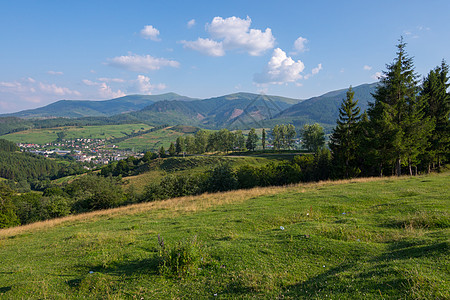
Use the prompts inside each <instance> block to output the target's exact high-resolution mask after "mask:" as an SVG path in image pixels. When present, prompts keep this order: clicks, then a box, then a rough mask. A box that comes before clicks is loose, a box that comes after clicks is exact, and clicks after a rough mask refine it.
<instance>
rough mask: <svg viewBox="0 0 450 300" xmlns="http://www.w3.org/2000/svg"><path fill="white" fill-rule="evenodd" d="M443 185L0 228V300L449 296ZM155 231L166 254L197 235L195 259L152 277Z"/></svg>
mask: <svg viewBox="0 0 450 300" xmlns="http://www.w3.org/2000/svg"><path fill="white" fill-rule="evenodd" d="M449 182H450V173H443V174H438V175H430V176H418V177H412V178H410V177H402V178H400V179H397V178H384V179H377V178H374V179H359V180H350V181H340V182H325V183H315V184H301V185H296V186H290V187H272V188H257V189H251V190H242V191H233V192H228V193H220V194H206V195H201V196H198V197H185V198H179V199H170V200H167V201H160V202H153V203H145V204H141V205H133V206H129V207H123V208H118V209H113V210H106V211H99V212H94V213H90V214H85V215H78V216H71V217H68V218H65V219H57V220H52V221H47V222H42V223H35V224H31V225H28V226H25V227H17V228H12V229H7V230H1V231H0V257H2V264H0V274H2V276H0V295H1V297H2V298H5V299H21V298H22V299H47V298H49V299H74V298H89V299H180V298H187V299H236V298H237V299H248V298H258V299H259V298H263V299H280V298H283V299H348V298H352V299H449V297H450V251H449V236H450V211H449V210H450V197H449V194H448V186H449ZM158 234H159V235H160V236H161V237H163V239H164V243H165V247H166V248H170V247H174V245H176V244H177V242H179V241H183V240H186V239H188V240H189V239H190V240H191V241H192V239H193V238H194V237H196V239H197V241H198V242H197V243H193V242H191V243H187V242H186V243H184V244H183V245H186V244H189V245H192V248H193V250H197V251H193V252H191V254H190V255H191V256H192V257H194V256H195V255H194V254H195V253H199V254H200V256H195V257H199V259H198V260H196V261H197V264H194V265H193V268H192V269H190V273H189V274H187V273H185V274H184V275H180V276H172V277H171V276H168V275H167V274H166V273H164V272H162V271H161V270H163V269H161V267H158V265H160V264H161V261H162V260H161V258H160V255H159V253H160V251H159V250H160V247H159V245H158V243H159V242H158ZM166 248H164V249H166ZM180 253H182V252H180ZM183 253H184V252H183Z"/></svg>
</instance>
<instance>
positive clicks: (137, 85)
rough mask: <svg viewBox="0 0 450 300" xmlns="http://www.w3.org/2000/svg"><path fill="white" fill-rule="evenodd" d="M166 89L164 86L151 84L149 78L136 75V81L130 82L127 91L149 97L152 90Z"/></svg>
mask: <svg viewBox="0 0 450 300" xmlns="http://www.w3.org/2000/svg"><path fill="white" fill-rule="evenodd" d="M165 88H166V85H165V84H161V83H160V84H156V85H154V84H152V83H151V82H150V78H149V77H147V76H144V75H138V76H137V78H136V80H133V81H132V86H131V87H130V88H129V91H131V92H134V93H139V94H145V95H150V94H151V93H152V91H153V90H163V89H165Z"/></svg>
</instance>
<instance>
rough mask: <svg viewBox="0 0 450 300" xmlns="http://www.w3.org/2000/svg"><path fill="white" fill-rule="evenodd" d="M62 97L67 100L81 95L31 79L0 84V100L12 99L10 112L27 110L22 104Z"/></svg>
mask: <svg viewBox="0 0 450 300" xmlns="http://www.w3.org/2000/svg"><path fill="white" fill-rule="evenodd" d="M62 96H64V97H65V98H66V99H67V98H73V97H79V96H81V93H80V92H78V91H76V90H72V89H69V88H67V87H62V86H58V85H56V84H54V83H51V84H49V83H44V82H40V81H37V80H35V79H33V78H31V77H28V78H23V79H21V80H17V81H12V82H5V81H1V82H0V97H1V98H2V99H14V100H11V101H12V102H14V103H13V104H11V105H10V106H9V107H8V109H11V110H12V109H20V108H21V107H24V108H29V106H28V105H25V104H24V103H41V102H44V101H48V100H49V99H55V98H56V99H57V98H60V97H62ZM5 103H6V102H5ZM4 106H5V105H4ZM5 107H6V106H5Z"/></svg>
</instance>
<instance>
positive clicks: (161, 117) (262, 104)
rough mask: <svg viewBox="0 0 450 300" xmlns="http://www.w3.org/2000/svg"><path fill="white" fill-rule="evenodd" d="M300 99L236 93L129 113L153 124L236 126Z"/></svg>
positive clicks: (270, 113)
mask: <svg viewBox="0 0 450 300" xmlns="http://www.w3.org/2000/svg"><path fill="white" fill-rule="evenodd" d="M298 101H299V100H295V99H290V98H284V97H278V96H266V95H264V96H262V95H257V94H251V93H236V94H231V95H226V96H222V97H215V98H209V99H204V100H193V101H177V100H173V101H159V102H156V103H154V104H152V105H150V106H148V107H145V108H144V109H142V110H140V111H138V112H133V113H130V114H129V115H131V116H133V117H135V118H136V119H138V120H141V121H144V122H148V123H152V124H160V123H165V124H171V125H177V124H184V125H193V126H201V127H205V128H214V129H215V128H224V127H227V128H235V127H239V126H240V127H242V123H249V122H253V121H254V120H264V119H268V118H271V117H272V116H274V115H275V114H277V113H279V112H280V111H282V110H283V109H285V108H288V107H290V106H291V104H290V103H297V102H298ZM235 123H236V124H235Z"/></svg>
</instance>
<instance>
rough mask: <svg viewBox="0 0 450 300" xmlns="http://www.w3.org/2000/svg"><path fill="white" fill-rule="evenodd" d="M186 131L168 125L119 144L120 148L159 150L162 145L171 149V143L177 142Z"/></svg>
mask: <svg viewBox="0 0 450 300" xmlns="http://www.w3.org/2000/svg"><path fill="white" fill-rule="evenodd" d="M184 135H186V134H185V133H182V132H178V131H174V130H171V127H167V128H164V129H161V130H156V131H154V132H150V133H147V134H143V135H140V136H137V137H133V138H129V139H126V140H125V141H123V142H120V143H118V144H117V146H119V148H120V149H132V148H134V150H135V151H154V152H155V151H158V150H159V148H161V146H164V148H165V149H166V150H168V149H169V146H170V143H172V142H173V143H175V141H176V140H177V137H179V136H184Z"/></svg>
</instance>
